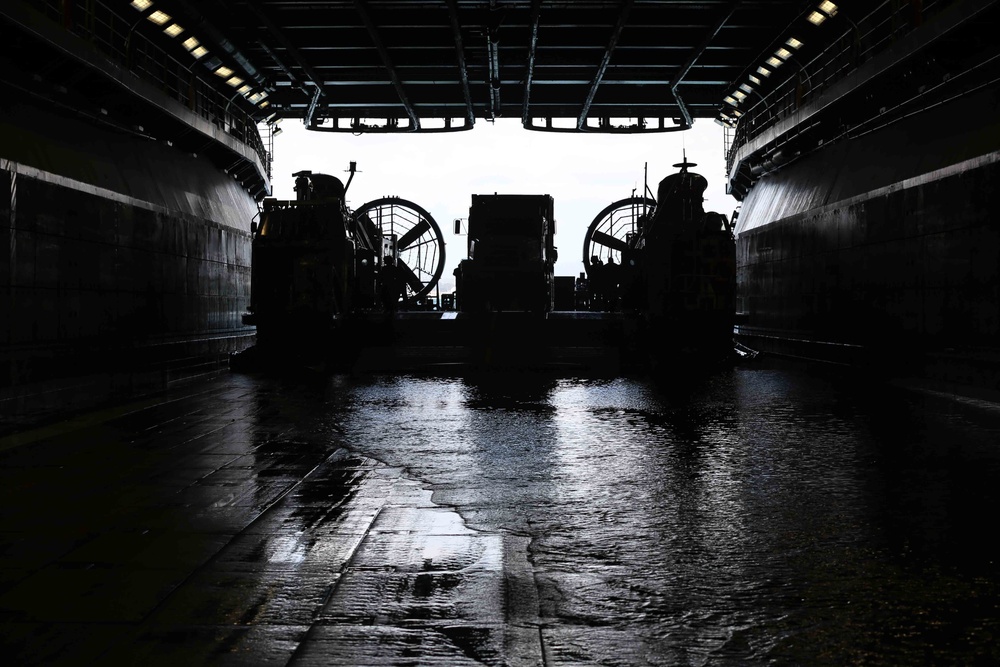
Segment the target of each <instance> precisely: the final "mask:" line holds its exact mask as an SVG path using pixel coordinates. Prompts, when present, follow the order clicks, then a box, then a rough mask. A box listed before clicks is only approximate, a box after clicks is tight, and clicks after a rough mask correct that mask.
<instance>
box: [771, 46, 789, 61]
mask: <svg viewBox="0 0 1000 667" xmlns="http://www.w3.org/2000/svg"><path fill="white" fill-rule="evenodd" d="M774 55H776V56H778V57H779V58H781V59H782V60H788V59H789V58H791V57H792V52H791V51H789V50H788V49H786V48H784V47H782V48H780V49H778V50H777V51H775V52H774Z"/></svg>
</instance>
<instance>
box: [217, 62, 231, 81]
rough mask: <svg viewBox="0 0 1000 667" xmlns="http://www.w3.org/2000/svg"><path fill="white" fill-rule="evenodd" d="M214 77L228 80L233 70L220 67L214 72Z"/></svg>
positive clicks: (223, 66)
mask: <svg viewBox="0 0 1000 667" xmlns="http://www.w3.org/2000/svg"><path fill="white" fill-rule="evenodd" d="M215 75H216V76H221V77H222V78H223V79H228V78H229V77H231V76H232V75H233V70H231V69H229V68H228V67H226V66H225V65H222V66H220V67H219V69H217V70H215Z"/></svg>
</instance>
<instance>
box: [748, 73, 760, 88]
mask: <svg viewBox="0 0 1000 667" xmlns="http://www.w3.org/2000/svg"><path fill="white" fill-rule="evenodd" d="M750 83H752V84H754V85H756V86H759V85H760V79H758V78H757V77H755V76H754V75H753V74H751V75H750Z"/></svg>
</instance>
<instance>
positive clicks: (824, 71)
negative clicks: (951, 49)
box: [726, 0, 948, 173]
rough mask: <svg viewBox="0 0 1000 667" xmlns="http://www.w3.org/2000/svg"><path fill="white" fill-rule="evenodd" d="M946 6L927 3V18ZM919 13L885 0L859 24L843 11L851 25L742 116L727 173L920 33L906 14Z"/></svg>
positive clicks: (934, 0)
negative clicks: (819, 100)
mask: <svg viewBox="0 0 1000 667" xmlns="http://www.w3.org/2000/svg"><path fill="white" fill-rule="evenodd" d="M946 4H948V0H924V2H923V9H922V12H923V15H924V16H926V15H927V14H928V12H929V11H930V12H933V11H934V10H935V9H940V8H941V7H942V6H943V5H946ZM893 6H895V9H893ZM913 11H914V10H913V8H912V7H911V6H910V5H909V4H902V3H899V2H897V1H894V0H884V1H883V2H882V3H880V4H878V5H877V6H876V7H875V8H874V9H873V10H872V11H871V12H869V13H868V14H866V15H865V16H864V17H862V18H861V19H859V20H857V21H853V20H851V19H850V18H849V17H846V15H844V14H843V13H842V14H841V15H842V16H845V18H847V20H848V21H849V22H850V23H851V27H850V28H848V29H847V30H845V31H844V32H843V33H841V34H840V36H839V37H837V38H836V39H835V40H833V41H832V42H831V43H830V45H829V46H827V47H826V48H825V49H823V50H822V51H821V52H820V53H818V54H817V55H816V56H815V57H814V58H813V59H812V60H810V61H808V62H807V63H805V64H804V65H801V66H800V67H799V68H798V70H796V71H795V72H793V73H792V74H790V75H789V76H788V77H787V78H786V79H785V80H784V81H782V82H781V83H780V84H778V85H777V86H776V87H775V88H774V89H773V90H771V91H770V92H768V93H767V94H766V95H763V96H760V99H759V100H758V101H757V102H756V104H754V105H752V106H751V107H749V108H748V109H747V110H746V111H744V112H743V115H741V116H740V118H739V121H738V122H737V124H736V129H735V131H734V133H733V138H732V143H731V144H730V146H729V150H728V153H727V156H726V170H727V172H729V173H732V169H733V163H734V160H735V157H736V154H737V152H738V150H739V149H740V148H741V147H742V146H744V145H745V144H747V143H748V142H750V141H752V140H753V139H754V138H756V137H757V136H759V135H760V134H761V133H762V132H764V131H765V130H766V129H768V128H770V127H772V126H773V125H774V124H776V123H777V122H778V121H780V120H782V119H784V118H787V117H788V116H790V115H791V114H792V113H794V112H795V111H796V110H798V109H799V108H800V107H802V106H803V105H804V104H806V103H807V102H809V101H811V100H812V99H814V98H815V97H817V96H818V95H820V94H821V93H823V92H824V91H825V90H827V89H828V88H829V87H830V86H831V85H832V84H833V83H835V82H837V81H840V80H841V79H843V78H844V77H845V76H847V74H849V73H850V72H853V71H854V70H856V69H857V68H858V67H859V66H860V65H861V64H863V63H865V62H867V61H868V60H870V59H871V58H872V57H873V56H874V55H875V54H876V53H879V52H881V51H882V50H884V48H885V47H887V46H888V45H889V44H890V43H892V42H894V41H896V40H898V39H899V38H900V37H902V36H903V35H904V34H906V33H909V32H910V31H912V30H913V29H915V28H916V27H917V26H916V25H915V22H914V21H912V20H911V19H910V18H909V17H907V16H905V14H911V13H912V12H913Z"/></svg>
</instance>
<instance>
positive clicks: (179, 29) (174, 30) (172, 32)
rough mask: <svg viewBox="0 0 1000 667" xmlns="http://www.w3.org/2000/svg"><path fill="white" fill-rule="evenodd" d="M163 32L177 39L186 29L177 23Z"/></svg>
mask: <svg viewBox="0 0 1000 667" xmlns="http://www.w3.org/2000/svg"><path fill="white" fill-rule="evenodd" d="M163 32H165V33H167V34H168V35H170V36H171V37H176V36H177V35H179V34H181V33H182V32H184V28H182V27H180V26H179V25H177V24H176V23H171V24H170V25H168V26H167V27H166V29H165V30H164V31H163Z"/></svg>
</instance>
